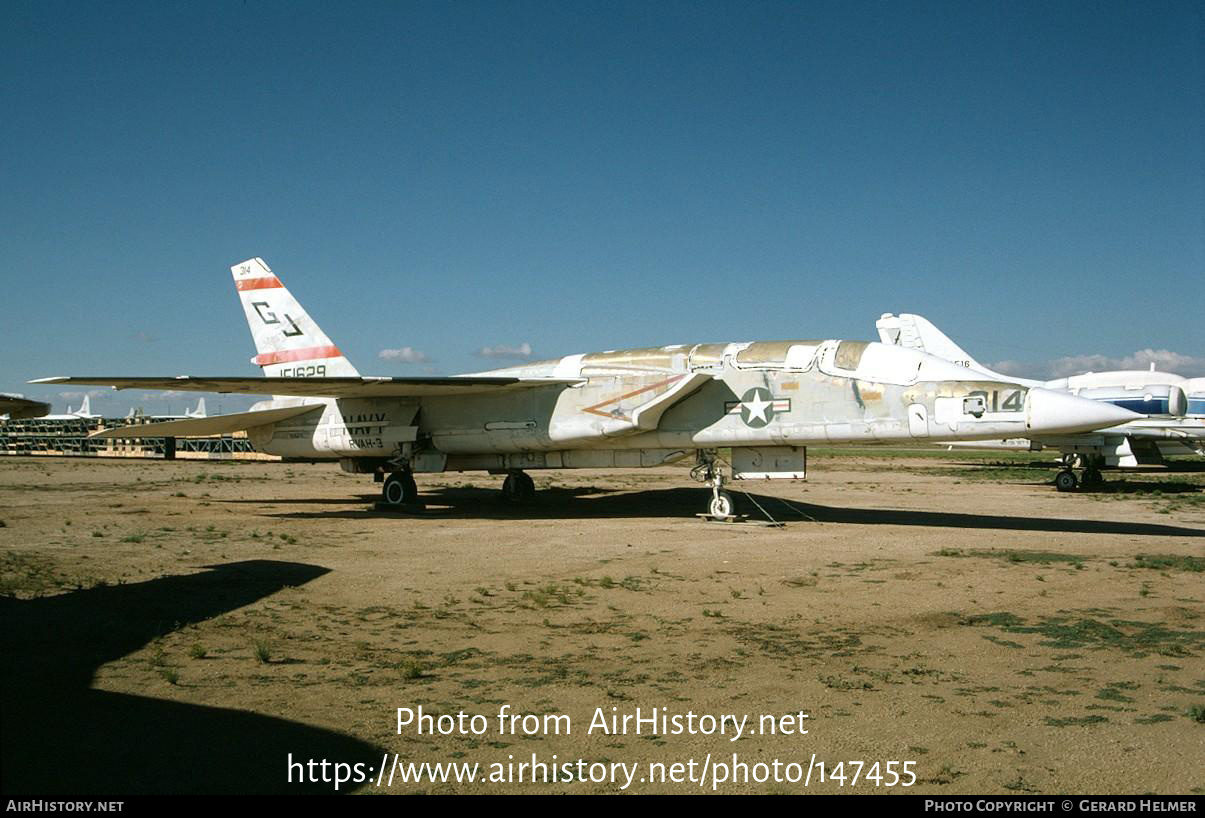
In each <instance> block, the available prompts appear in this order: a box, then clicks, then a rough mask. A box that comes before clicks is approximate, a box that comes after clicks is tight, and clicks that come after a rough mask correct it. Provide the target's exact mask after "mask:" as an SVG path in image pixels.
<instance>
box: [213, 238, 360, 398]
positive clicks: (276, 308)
mask: <svg viewBox="0 0 1205 818" xmlns="http://www.w3.org/2000/svg"><path fill="white" fill-rule="evenodd" d="M230 272H231V273H232V274H233V275H234V286H235V289H237V290H238V294H239V300H240V301H241V302H242V304H243V312H244V313H246V315H247V326H248V327H250V328H251V337H252V339H254V341H255V351H256V356H255V357H254V358H252V359H251V363H253V364H256V365H257V366H260V367H262V368H263V370H264V375H266V376H268V377H285V378H288V377H309V378H322V377H340V376H343V377H349V376H355V375H359V374H360V373H359V372H357V371H356V368H355V367H354V366H352V365H351V361H349V360H347V358H345V357H343V353H342V352H340V351H339V348H338V347H336V346H335V345H334V344H333V343H332V342H331V339H330V338H328V337H327V335H326V333H324V332H323V331H322V329H321V328H320V327H319V326H318V325H317V324H316V323H315V322H314V319H312V318H310V316H309V314H308V313H306V311H305V310H304V309H302V307H301V304H299V303H298V302H297V299H296V298H294V297H293V295H292V293H290V292H289V291H288V290H287V289H285V286H284V285H283V284H281V283H280V279H279V278H277V277H276V276H275V275H274V274H273V273H272V270H271V268H269V267H268V265H267V264H265V263H264V260H263V259H261V258H252V259H248V260H246V261H244V262H241V263H239V264H236V265H234V266H233V267H231V268H230Z"/></svg>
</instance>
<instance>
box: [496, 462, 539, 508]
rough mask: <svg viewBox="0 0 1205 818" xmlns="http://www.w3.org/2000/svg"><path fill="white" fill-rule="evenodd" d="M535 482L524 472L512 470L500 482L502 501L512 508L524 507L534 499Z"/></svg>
mask: <svg viewBox="0 0 1205 818" xmlns="http://www.w3.org/2000/svg"><path fill="white" fill-rule="evenodd" d="M535 496H536V481H535V480H532V479H531V475H529V474H528V473H527V472H525V471H521V470H519V469H513V470H511V471H509V472H507V473H506V479H505V480H503V481H502V499H503V500H505V501H506V502H507V503H510V504H511V505H513V506H524V505H527V504H528V503H530V502H531V501H532V500H534V499H535Z"/></svg>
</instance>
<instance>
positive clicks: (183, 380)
mask: <svg viewBox="0 0 1205 818" xmlns="http://www.w3.org/2000/svg"><path fill="white" fill-rule="evenodd" d="M581 382H582V381H581V379H580V378H572V379H566V378H507V377H458V376H453V377H442V378H387V377H352V378H221V377H218V378H207V377H193V376H191V375H177V376H176V377H167V378H163V377H134V378H107V377H99V376H98V377H92V376H83V377H55V378H39V379H38V380H35V381H30V383H37V384H88V385H92V386H111V387H113V388H114V389H167V390H177V391H182V392H218V393H238V394H245V395H287V396H290V397H299V398H421V397H434V396H442V395H472V394H478V393H482V392H502V391H510V390H514V389H533V388H535V387H538V386H572V385H574V384H578V383H581Z"/></svg>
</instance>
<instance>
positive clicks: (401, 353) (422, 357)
mask: <svg viewBox="0 0 1205 818" xmlns="http://www.w3.org/2000/svg"><path fill="white" fill-rule="evenodd" d="M377 357H378V358H380V359H381V360H382V361H397V362H398V363H403V364H425V363H428V362H429V361H430V360H431V359H430V358H428V357H427V353H425V352H422V351H421V350H417V349H415V348H414V347H399V348H398V349H382V350H381V351H380V352H378V353H377Z"/></svg>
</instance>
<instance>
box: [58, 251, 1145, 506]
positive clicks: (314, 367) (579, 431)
mask: <svg viewBox="0 0 1205 818" xmlns="http://www.w3.org/2000/svg"><path fill="white" fill-rule="evenodd" d="M231 272H232V273H233V275H234V282H235V287H236V289H237V291H238V294H239V297H240V299H241V301H242V305H243V310H244V312H245V314H246V317H247V322H248V324H249V326H250V328H251V335H252V337H253V339H254V341H255V345H256V350H257V353H258V354H257V355H256V356H255V357H254V358H253V359H252V361H253V363H256V364H258V365H259V366H260V367H262V368H263V371H264V375H265V376H266V377H262V378H241V377H233V378H231V377H218V378H210V377H190V376H179V377H167V378H158V377H151V378H147V377H130V378H123V377H60V378H45V379H42V380H40V381H35V383H83V384H102V385H110V386H113V387H116V388H118V389H125V388H138V389H172V390H196V391H203V392H241V393H249V394H266V395H272V396H273V398H272V400H270V401H261V402H260V403H258V404H256V405H255V406H254V407H252V409H251V410H250V411H248V412H240V413H238V414H233V415H221V416H214V417H209V418H203V419H202V418H196V419H192V418H190V419H186V420H175V421H167V422H163V423H152V424H146V425H139V426H130V427H124V428H116V429H110V430H105V431H103V432H101V433H100V436H102V437H165V436H190V435H212V434H220V433H229V432H232V431H236V430H243V429H245V430H247V433H248V436H249V437H250V439H251V441H252V443H253V444H254V445H255V447H256V449H258V450H260V451H264V452H269V453H272V454H278V455H282V456H284V457H305V458H329V459H332V460H334V459H337V460H338V461H339V462H340V464H341V465H342V467H343V469H344V470H345V471H348V472H352V473H371V474H373V475H375V477H376V479H377V480H379V481H382V482H383V483H384V485H383V487H382V493H383V497H384V501H385V502H386V503H390V504H403V503H412V502H415V500H416V499H417V487H416V484H415V481H414V477H413V475H414V473H417V472H443V471H470V470H484V471H489V472H491V473H497V474H505V475H506V479H505V481H504V483H503V493H504V496H505V497H507V498H508V499H510V500H512V501H515V502H522V501H525V500H527V499H529V498H530V497H531V495H532V494H533V492H534V483H533V481H532V479H531V478H530V477H529V476H528V475H527V473H526V472H527V470H531V469H564V468H606V467H614V468H632V467H638V466H655V465H660V464H662V463H672V462H674V461H678V460H682V459H685V458H690V457H693V459H694V462H695V472H694V473H695V474H696V475H697V476H698V477H699V479H701V480H703V481H706V482H707V483H708V484H709V485H710V487H711V502H710V505H709V511H710V513H711V514H712V516H714V517H716V518H721V519H727V518H729V517H730V516H731V515H732V513H733V497H732V495H731V494H729V493H728V492H727V491H725V490H724V489H723V486H724V470H723V463H722V461H721V459H720V457H719V454H718V451H717V450H718V449H719V448H720V447H725V448H729V447H730V448H731V450H732V462H731V464H730V466H731V469H732V475H733V477H734V478H737V479H748V478H800V477H803V476H804V474H805V470H806V452H807V450H806V446H807V444H808V443H826V444H828V443H858V444H864V443H873V442H884V441H912V440H934V441H939V440H977V439H991V438H1001V437H1011V436H1017V435H1020V434H1037V433H1041V434H1056V433H1064V432H1076V431H1083V430H1087V429H1096V428H1100V427H1102V426H1111V425H1115V424H1118V423H1124V422H1125V421H1127V420H1130V419H1132V418H1135V417H1137V415H1135V414H1134V413H1133V412H1130V411H1129V410H1127V409H1123V408H1120V407H1117V406H1113V405H1110V404H1103V403H1099V402H1096V401H1090V400H1084V399H1082V398H1078V397H1075V396H1073V395H1070V394H1067V393H1066V392H1058V391H1053V390H1049V389H1042V388H1031V387H1027V386H1025V385H1023V384H1019V383H1016V382H1015V381H1013V380H1011V379H1009V378H1004V377H987V376H981V375H979V374H978V373H968V372H967V370H966V369H964V368H962V367H959V366H957V365H955V364H952V363H950V362H949V361H946V360H943V359H941V358H938V357H935V356H933V355H927V354H925V353H924V352H921V351H919V350H913V349H903V348H900V347H895V346H889V345H885V344H880V343H871V342H867V341H840V340H817V341H754V342H742V343H702V344H686V345H671V346H665V347H656V348H647V349H626V350H613V351H608V352H599V353H594V354H588V355H569V356H567V357H564V358H559V359H555V360H550V361H543V362H539V363H529V364H524V365H522V366H515V367H509V368H505V369H497V370H493V371H490V372H479V373H473V374H468V375H457V376H452V377H431V378H390V377H362V376H360V374H359V373H358V372H357V371H356V369H355V368H354V367H353V366H352V364H351V362H350V361H348V360H347V358H346V357H344V355H343V353H342V352H341V351H340V350H339V348H338V347H336V346H335V345H334V344H333V343H332V342H331V339H330V338H329V337H328V336H327V335H326V334H325V333H324V332H323V331H322V330H321V329H320V328H319V327H318V325H317V324H316V323H315V322H314V321H313V319H311V318H310V316H309V315H308V314H307V313H306V311H305V310H303V309H302V307H301V305H300V304H299V303H298V302H297V301H296V299H294V298H293V296H292V295H291V294H290V293H289V291H288V290H287V289H285V287H284V285H283V284H282V283H281V281H280V279H279V278H278V277H277V276H276V275H274V274H273V272H272V271H271V270H270V269H269V268H268V265H267V264H265V263H264V262H263V260H261V259H258V258H254V259H250V260H248V261H245V262H242V263H241V264H236V265H234V266H233V267H232V268H231ZM968 374H969V375H970V377H968Z"/></svg>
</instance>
